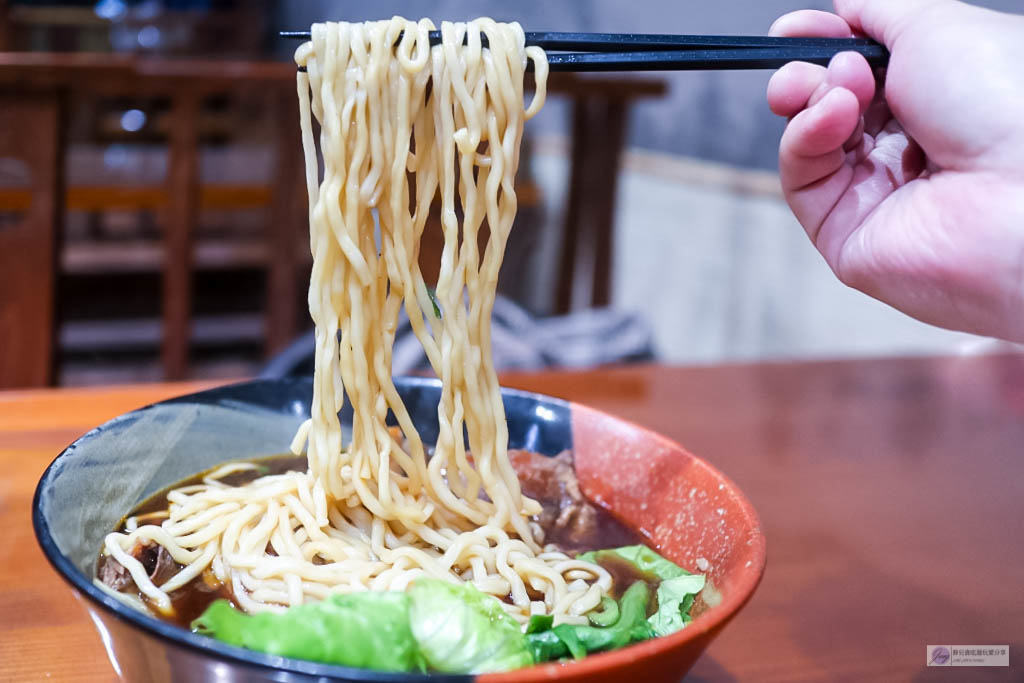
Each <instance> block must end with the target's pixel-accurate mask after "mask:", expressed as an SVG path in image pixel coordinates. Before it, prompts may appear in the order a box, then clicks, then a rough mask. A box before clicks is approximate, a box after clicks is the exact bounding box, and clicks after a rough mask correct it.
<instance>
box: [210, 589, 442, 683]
mask: <svg viewBox="0 0 1024 683" xmlns="http://www.w3.org/2000/svg"><path fill="white" fill-rule="evenodd" d="M192 630H194V631H197V632H199V633H202V634H205V635H209V636H213V637H214V638H216V639H218V640H222V641H224V642H226V643H230V644H231V645H238V646H240V647H245V648H249V649H250V650H259V651H260V652H266V653H269V654H273V655H281V656H283V657H296V658H298V659H308V660H311V661H314V662H325V663H327V664H340V665H342V666H354V667H360V668H364V669H377V670H379V671H414V670H420V671H422V670H423V664H422V660H421V658H420V655H419V651H418V648H417V646H416V641H415V640H414V639H413V635H412V631H411V630H410V628H409V598H408V596H407V595H406V594H404V593H351V594H348V595H332V596H331V597H329V598H327V599H326V600H324V601H323V602H318V603H313V604H308V605H299V606H296V607H292V608H289V609H288V610H287V611H285V612H281V613H273V612H263V613H260V614H253V615H249V614H245V613H243V612H240V611H238V610H236V609H235V608H233V607H232V606H231V604H230V603H229V602H227V601H226V600H217V601H216V602H214V603H213V604H212V605H210V606H209V607H208V608H207V609H206V611H205V612H203V614H202V615H201V616H200V617H199V618H198V619H196V620H195V621H193V622H192Z"/></svg>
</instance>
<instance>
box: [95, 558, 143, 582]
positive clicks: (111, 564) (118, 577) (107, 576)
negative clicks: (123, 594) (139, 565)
mask: <svg viewBox="0 0 1024 683" xmlns="http://www.w3.org/2000/svg"><path fill="white" fill-rule="evenodd" d="M96 576H97V578H99V580H100V581H102V582H103V583H105V584H106V585H108V586H110V587H111V588H113V589H114V590H116V591H123V590H124V589H125V588H127V587H128V586H134V585H135V582H134V581H132V575H131V574H129V573H128V570H127V569H125V568H124V565H123V564H121V563H120V562H118V561H117V560H115V559H114V558H112V557H110V556H109V555H104V556H103V557H101V558H100V563H99V567H97V569H96Z"/></svg>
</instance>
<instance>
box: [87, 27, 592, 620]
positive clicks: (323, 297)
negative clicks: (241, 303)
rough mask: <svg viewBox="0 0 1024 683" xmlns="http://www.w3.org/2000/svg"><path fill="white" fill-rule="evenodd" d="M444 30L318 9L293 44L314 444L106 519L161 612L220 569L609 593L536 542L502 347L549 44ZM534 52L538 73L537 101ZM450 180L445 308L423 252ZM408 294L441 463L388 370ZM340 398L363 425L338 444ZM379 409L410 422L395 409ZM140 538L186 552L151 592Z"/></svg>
mask: <svg viewBox="0 0 1024 683" xmlns="http://www.w3.org/2000/svg"><path fill="white" fill-rule="evenodd" d="M433 28H434V27H433V25H432V24H431V23H430V22H429V21H428V20H422V21H420V22H419V23H415V22H411V21H407V20H404V19H400V18H394V19H392V20H390V21H379V22H367V23H364V24H344V23H341V24H335V23H328V24H316V25H314V26H313V28H312V41H311V42H309V43H306V44H304V45H303V46H302V47H300V48H299V49H298V50H297V52H296V55H295V59H296V62H297V63H298V64H299V65H300V66H305V67H306V73H301V72H300V73H299V75H298V92H299V105H300V113H301V121H302V142H303V149H304V152H305V158H306V183H307V187H308V191H309V206H310V211H309V222H310V249H311V251H312V253H313V272H312V278H311V280H310V287H309V310H310V314H311V316H312V318H313V321H314V323H315V325H316V359H315V363H316V365H315V375H314V379H313V402H312V406H311V415H312V417H311V419H310V420H308V421H307V422H306V423H305V424H303V426H302V427H301V428H300V429H299V431H298V433H297V434H296V436H295V440H294V442H293V444H292V449H293V450H294V451H295V452H296V453H299V452H301V449H302V447H303V445H306V450H307V457H308V462H309V470H308V471H307V472H301V473H300V472H290V473H287V474H282V475H274V476H263V477H260V478H258V479H256V480H254V481H252V482H251V483H249V484H245V485H243V486H237V487H232V486H226V485H224V484H222V483H221V482H220V481H219V479H220V478H222V477H223V476H226V475H227V474H229V473H231V472H234V471H238V469H239V468H244V467H248V466H249V465H245V464H242V463H234V464H229V465H226V466H224V467H222V468H221V469H219V470H217V471H216V472H213V473H211V474H210V475H209V476H208V477H206V478H205V480H204V483H203V484H201V485H196V486H189V487H182V488H179V489H177V490H175V491H173V492H171V493H170V494H169V495H168V501H169V503H170V506H169V515H168V518H167V519H166V521H164V522H163V523H162V524H160V525H159V526H157V525H153V524H149V525H144V526H136V527H134V528H133V529H128V530H126V532H125V533H113V534H110V535H109V536H108V537H107V538H106V543H105V549H106V552H107V553H108V554H110V555H112V556H113V557H114V558H115V559H117V560H118V561H119V562H121V564H123V565H124V566H125V567H126V568H127V569H128V570H129V572H130V573H131V575H132V578H133V579H134V580H135V583H136V585H137V586H138V588H139V589H140V591H141V592H142V594H144V595H145V596H146V598H148V600H149V602H150V603H151V604H152V605H154V606H155V607H156V608H157V609H161V610H165V611H166V610H170V609H172V608H171V603H170V598H169V596H168V593H170V592H171V591H173V590H174V589H176V588H180V587H182V586H184V585H185V584H186V583H188V581H190V580H192V579H194V578H195V577H197V576H200V575H202V574H203V573H204V572H206V571H207V570H209V572H210V573H212V575H213V576H214V577H215V578H216V580H219V581H222V582H225V583H227V584H229V585H230V586H231V587H232V590H233V592H234V595H235V598H236V601H237V602H238V603H239V605H240V606H241V607H242V608H244V609H246V610H247V611H250V612H258V611H261V610H280V609H283V608H284V607H286V606H290V605H297V604H301V603H302V602H304V601H306V600H309V599H322V598H324V597H326V596H327V595H329V594H330V593H333V592H347V591H357V590H403V589H404V588H405V587H406V586H407V585H408V584H409V582H410V581H412V580H414V579H415V578H416V577H417V576H433V577H438V578H444V579H447V580H450V581H456V582H458V581H468V582H471V583H473V584H474V585H475V586H476V587H477V588H479V589H480V590H482V591H484V592H486V593H490V594H492V595H495V596H497V597H499V598H502V599H503V600H504V601H505V602H504V604H505V607H506V609H507V610H508V611H509V612H510V613H512V614H513V615H514V616H516V617H517V618H519V619H520V620H522V621H525V620H526V619H528V617H529V615H530V614H533V613H545V614H553V615H555V617H556V620H557V621H560V622H561V621H567V622H576V623H583V622H585V621H586V619H585V617H584V615H585V614H586V613H587V612H589V611H590V610H591V609H593V608H594V607H596V606H597V605H598V604H599V602H600V599H601V596H602V595H604V594H605V593H606V592H607V591H608V589H609V588H610V585H611V578H610V576H609V575H608V574H607V572H605V571H604V570H603V569H601V568H600V567H598V566H596V565H593V564H590V563H587V562H581V561H578V560H575V559H572V558H570V557H569V556H567V555H565V554H564V553H562V552H560V551H557V550H556V549H554V548H551V547H548V548H542V547H541V542H542V538H541V532H540V530H539V528H537V527H536V525H531V524H530V522H529V517H530V516H531V515H534V514H537V513H538V512H539V511H540V506H539V505H538V504H537V502H536V501H534V500H531V499H529V498H527V497H525V496H523V494H522V493H521V491H520V487H519V482H518V480H517V478H516V474H515V472H514V471H513V469H512V467H511V465H510V463H509V459H508V456H507V445H508V432H507V426H506V422H505V414H504V409H503V406H502V401H501V393H500V389H499V386H498V380H497V376H496V374H495V370H494V365H493V362H492V359H491V338H490V316H491V310H492V307H493V304H494V297H495V290H496V286H497V278H498V269H499V267H500V266H501V261H502V257H503V254H504V250H505V243H506V240H507V239H508V234H509V230H510V228H511V226H512V221H513V218H514V217H515V213H516V195H515V189H514V186H513V181H514V179H515V173H516V168H517V166H518V164H519V146H520V140H521V137H522V132H523V123H524V121H525V119H527V118H529V117H530V116H531V115H532V114H533V113H535V112H536V111H537V110H538V109H539V108H540V107H541V105H542V104H543V100H544V86H545V80H546V76H547V61H546V57H545V56H544V53H543V51H542V50H540V49H539V48H536V47H525V40H524V35H523V31H522V29H521V28H520V27H519V25H518V24H499V23H496V22H494V21H491V20H490V19H478V20H476V21H472V22H470V23H468V24H453V23H448V22H445V23H443V24H442V26H441V33H442V43H441V45H437V46H433V47H431V46H430V43H429V38H428V34H427V32H428V31H430V30H432V29H433ZM483 38H486V41H487V43H488V46H489V47H487V48H484V47H482V39H483ZM528 61H532V62H533V64H534V72H535V75H536V82H537V89H536V96H535V97H534V99H533V101H532V102H531V104H530V106H529V108H524V104H523V75H524V72H525V69H526V65H527V62H528ZM313 117H316V119H317V120H318V121H319V122H320V126H321V132H320V152H321V154H322V157H323V179H322V180H320V179H319V176H320V169H319V168H318V162H317V148H316V144H315V141H314V136H313V125H312V118H313ZM438 195H440V203H441V211H440V213H441V226H442V230H443V234H444V248H443V251H442V256H441V265H440V275H439V278H438V282H437V287H436V300H437V303H438V306H439V308H440V311H441V314H440V315H437V314H436V313H435V311H434V302H433V301H432V300H431V298H430V295H429V294H428V291H427V287H426V284H425V283H424V280H423V276H422V274H421V273H420V269H419V265H418V258H419V243H420V237H421V235H422V234H423V231H424V226H425V225H426V222H427V217H428V214H429V213H430V208H431V204H432V203H433V202H434V200H435V197H437V196H438ZM484 238H486V239H484ZM481 243H483V244H484V245H485V246H484V247H483V251H482V253H481V251H480V244H481ZM403 305H404V306H405V309H406V311H407V313H408V316H409V318H410V320H411V322H412V327H413V330H414V331H415V334H416V336H417V337H418V338H419V340H420V342H421V343H422V345H423V348H424V350H425V352H426V356H427V358H428V359H429V361H430V364H431V365H432V366H433V368H434V371H435V372H436V373H437V375H438V377H440V379H441V385H442V389H441V400H440V404H439V405H438V409H437V417H438V426H439V436H438V439H437V443H436V446H435V449H434V452H433V454H432V456H431V457H428V454H427V448H426V446H425V445H424V443H423V441H422V439H421V438H420V436H419V434H418V432H417V431H416V428H415V427H414V426H413V423H412V420H411V418H410V415H409V412H408V411H407V409H406V407H405V406H404V405H403V403H402V400H401V398H400V397H399V395H398V392H397V391H396V389H395V385H394V383H393V382H392V379H391V352H392V346H393V343H394V337H395V329H396V327H397V321H398V315H399V311H400V308H401V307H402V306H403ZM346 396H347V397H348V400H349V401H350V403H351V405H352V409H353V412H354V419H353V424H352V431H351V441H350V444H349V445H348V447H347V448H344V447H343V444H342V431H341V425H340V423H339V420H338V411H339V410H340V409H341V407H342V404H343V401H344V400H345V397H346ZM388 409H390V410H391V411H392V412H393V414H394V416H395V418H396V419H397V422H398V425H399V427H400V433H398V432H397V431H396V430H393V429H389V428H388V426H387V424H386V423H385V417H386V415H387V413H388ZM464 429H465V433H466V434H467V435H468V441H469V449H468V450H467V448H466V444H465V443H464V439H463V430H464ZM403 437H404V438H403ZM470 453H472V455H470ZM145 540H151V541H154V542H156V543H158V544H160V545H162V546H163V547H164V548H166V549H167V550H168V551H169V553H170V554H171V556H172V557H173V558H174V559H175V560H176V561H177V562H179V563H180V564H182V565H184V568H183V569H182V570H181V571H180V572H179V573H178V574H177V575H175V576H174V577H173V578H171V579H170V580H169V581H167V582H165V583H164V584H163V585H161V586H159V587H158V586H156V585H154V584H153V582H152V581H150V580H149V578H148V577H147V576H146V572H145V570H144V569H143V567H142V565H141V563H139V562H138V561H137V560H135V559H134V558H133V557H132V556H131V555H130V554H129V550H130V549H131V548H132V547H133V546H134V544H135V543H137V542H139V541H145Z"/></svg>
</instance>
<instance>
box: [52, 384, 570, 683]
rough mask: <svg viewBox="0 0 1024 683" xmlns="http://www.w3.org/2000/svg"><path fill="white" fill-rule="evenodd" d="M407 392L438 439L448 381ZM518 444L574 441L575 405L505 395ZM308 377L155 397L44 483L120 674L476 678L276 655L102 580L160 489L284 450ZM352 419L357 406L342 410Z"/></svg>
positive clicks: (56, 543)
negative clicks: (119, 530) (185, 625)
mask: <svg viewBox="0 0 1024 683" xmlns="http://www.w3.org/2000/svg"><path fill="white" fill-rule="evenodd" d="M396 387H397V389H398V392H399V394H400V395H401V396H402V400H403V401H404V402H405V405H406V407H407V408H408V410H409V413H410V415H411V416H412V419H413V421H414V423H415V424H416V427H417V429H418V430H420V434H421V436H422V437H423V440H424V442H426V443H434V441H436V438H437V404H438V400H439V398H440V383H439V382H438V381H437V380H431V379H426V378H400V379H397V380H396ZM502 395H503V400H504V404H505V412H506V416H507V419H508V429H509V446H510V447H511V448H525V449H529V450H532V451H535V452H539V453H543V454H545V455H556V454H558V453H559V452H561V451H563V450H565V449H568V448H572V426H571V419H570V408H569V404H568V403H566V402H564V401H560V400H558V399H553V398H549V397H545V396H540V395H538V394H531V393H527V392H520V391H514V390H503V391H502ZM311 396H312V382H311V380H309V379H279V380H257V381H253V382H244V383H241V384H234V385H228V386H224V387H219V388H216V389H211V390H209V391H203V392H199V393H196V394H190V395H188V396H182V397H179V398H174V399H171V400H168V401H163V402H161V403H156V404H153V405H151V406H147V407H145V408H140V409H139V410H136V411H132V412H130V413H126V414H125V415H122V416H120V417H118V418H115V419H114V420H111V421H110V422H107V423H106V424H104V425H102V426H100V427H97V428H96V429H93V430H92V431H90V432H89V433H87V434H85V435H84V436H82V437H81V438H80V439H78V440H77V441H75V442H74V443H73V444H71V445H70V446H68V448H67V449H65V450H64V452H63V453H61V454H60V455H59V456H58V457H57V459H56V460H54V461H53V463H51V464H50V466H49V468H47V470H46V472H45V473H44V474H43V477H42V479H41V480H40V482H39V485H38V487H37V488H36V493H35V499H34V501H33V514H32V519H33V524H34V526H35V532H36V538H37V540H38V542H39V545H40V546H41V547H42V549H43V552H44V554H45V555H46V557H47V559H48V560H49V561H50V563H51V564H52V565H53V566H54V568H55V569H56V570H57V571H58V572H59V573H60V574H61V576H62V577H63V578H64V579H65V580H66V581H68V583H70V584H71V586H72V587H73V589H74V591H75V594H76V595H77V596H78V597H79V598H80V599H82V601H83V603H84V604H85V606H86V608H87V609H88V611H89V614H90V616H91V617H92V620H93V622H94V624H95V625H96V628H97V629H98V630H99V632H100V636H101V638H102V641H103V643H104V646H105V647H106V649H107V654H108V655H109V657H110V661H111V664H112V665H113V667H114V669H115V671H116V672H117V673H118V675H119V676H120V677H121V678H122V679H124V680H129V681H147V682H148V681H207V680H209V681H313V680H343V681H427V680H429V681H431V682H432V683H436V682H437V681H469V680H472V677H471V676H439V675H436V674H432V675H430V676H427V675H423V674H395V673H382V672H373V671H367V670H364V669H353V668H346V667H337V666H330V665H326V664H318V663H315V662H307V661H303V660H297V659H289V658H284V657H276V656H272V655H267V654H264V653H260V652H253V651H250V650H245V649H242V648H236V647H233V646H230V645H226V644H223V643H220V642H218V641H216V640H213V639H211V638H207V637H205V636H200V635H197V634H194V633H190V632H188V631H185V630H184V629H181V628H178V627H176V626H173V625H171V624H168V623H166V622H162V621H160V620H158V619H155V618H153V617H150V616H148V615H145V614H142V613H140V612H137V611H135V610H133V609H131V608H130V607H127V606H126V605H124V604H123V603H121V602H119V601H118V600H116V599H115V598H113V597H111V596H109V595H107V594H106V593H104V592H103V591H102V590H100V589H99V588H97V587H96V586H95V585H93V575H94V568H95V562H96V559H97V555H98V553H99V549H100V545H101V543H102V539H103V536H104V535H105V534H106V533H108V532H109V531H110V530H111V529H113V528H114V526H115V525H116V524H117V522H118V521H119V520H120V518H121V517H122V516H123V515H124V514H126V513H127V512H128V511H129V510H130V509H131V508H132V507H134V506H135V505H136V504H137V503H139V502H141V501H142V500H144V499H145V498H146V497H148V496H149V495H151V494H153V493H155V492H156V491H158V490H160V489H162V488H164V487H166V486H169V485H171V484H173V483H175V482H177V481H181V480H182V479H184V478H186V477H188V476H190V475H192V474H194V473H196V472H199V471H202V470H205V469H208V468H210V467H213V466H216V465H218V464H220V463H222V462H226V461H229V460H236V459H239V458H251V457H255V456H261V455H272V454H274V453H280V452H282V451H285V450H286V449H287V447H288V444H289V443H290V441H291V437H292V435H293V434H294V431H295V429H296V427H297V426H298V425H299V424H301V422H302V421H303V420H305V419H306V418H307V417H308V416H309V403H310V398H311ZM340 415H341V419H342V424H343V425H345V424H351V419H352V418H351V409H350V407H348V406H346V408H345V409H344V410H342V412H341V414H340Z"/></svg>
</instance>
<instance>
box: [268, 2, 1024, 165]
mask: <svg viewBox="0 0 1024 683" xmlns="http://www.w3.org/2000/svg"><path fill="white" fill-rule="evenodd" d="M890 1H892V2H900V1H901V0H890ZM975 4H981V5H985V6H988V7H993V8H996V9H1001V10H1004V11H1015V12H1022V11H1024V4H1022V3H1021V2H1020V0H986V1H985V2H977V3H975ZM806 7H811V8H817V9H831V7H832V3H831V2H830V1H827V0H722V1H720V2H706V1H701V0H688V1H687V0H682V1H680V0H630V1H628V2H623V0H575V1H573V2H552V1H551V0H520V1H519V2H510V1H509V0H436V1H435V2H422V0H421V1H419V2H417V1H415V0H377V1H375V2H351V1H343V0H311V1H309V2H301V3H282V10H281V11H282V13H283V14H282V16H281V22H280V25H281V27H282V28H288V29H300V28H303V27H306V26H309V25H310V24H312V23H313V22H315V21H323V20H334V21H358V20H366V19H378V18H385V17H390V16H392V15H395V14H399V15H402V16H406V17H410V18H419V17H422V16H425V15H426V16H429V17H431V18H432V19H433V20H434V22H435V23H437V24H439V23H440V21H441V20H442V19H450V20H456V21H457V20H465V19H471V18H473V17H476V16H491V17H493V18H495V19H498V20H504V21H513V20H515V21H518V22H519V23H520V24H522V25H523V27H524V28H525V29H526V30H536V31H602V32H604V31H607V32H638V33H709V34H739V35H759V34H761V35H763V34H765V33H767V32H768V28H769V27H770V26H771V24H772V22H773V21H774V20H775V19H776V18H777V17H778V16H779V15H781V14H784V13H786V12H789V11H791V10H795V9H801V8H806ZM282 49H286V47H285V48H282ZM770 75H771V74H770V72H768V71H720V72H713V71H700V72H688V73H682V72H681V73H674V74H658V75H657V76H658V77H659V78H665V79H666V80H668V82H669V83H670V91H669V94H668V95H667V96H666V97H664V98H662V99H660V100H657V101H651V102H647V103H643V104H640V105H639V106H638V107H637V109H636V112H635V115H634V116H633V119H632V122H631V134H630V142H631V144H633V145H635V146H638V147H643V148H647V149H654V150H658V151H660V152H668V153H671V154H682V155H686V156H692V157H698V158H701V159H709V160H713V161H721V162H725V163H730V164H736V165H739V166H747V167H754V168H771V169H773V168H775V167H776V149H777V146H778V139H779V135H780V134H781V132H782V128H783V121H781V120H780V119H779V118H778V117H776V116H774V115H772V113H771V112H770V111H768V107H767V105H766V104H765V100H764V92H765V86H766V85H767V83H768V77H769V76H770ZM564 122H565V110H564V108H563V106H562V103H561V102H557V101H552V102H551V103H550V106H548V107H546V108H545V110H544V111H543V112H542V114H541V116H540V117H538V119H537V120H536V121H535V122H534V123H532V124H531V126H532V127H533V128H534V130H535V131H561V130H563V129H564V125H565V124H564Z"/></svg>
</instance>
